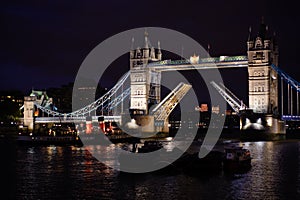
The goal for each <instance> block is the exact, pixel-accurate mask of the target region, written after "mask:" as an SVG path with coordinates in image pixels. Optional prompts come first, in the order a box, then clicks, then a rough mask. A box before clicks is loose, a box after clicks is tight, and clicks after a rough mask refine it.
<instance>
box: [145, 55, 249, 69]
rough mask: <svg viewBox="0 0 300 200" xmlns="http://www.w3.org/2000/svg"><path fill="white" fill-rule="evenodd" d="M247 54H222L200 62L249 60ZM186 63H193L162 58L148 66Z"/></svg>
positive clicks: (202, 59)
mask: <svg viewBox="0 0 300 200" xmlns="http://www.w3.org/2000/svg"><path fill="white" fill-rule="evenodd" d="M247 60H248V58H247V56H220V57H211V58H199V62H198V63H197V64H201V63H219V62H234V61H247ZM184 64H192V63H191V62H190V60H187V59H184V60H162V61H159V62H153V63H149V64H148V66H150V67H151V66H160V65H162V66H163V65H184Z"/></svg>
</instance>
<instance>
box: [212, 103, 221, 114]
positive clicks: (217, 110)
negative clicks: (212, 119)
mask: <svg viewBox="0 0 300 200" xmlns="http://www.w3.org/2000/svg"><path fill="white" fill-rule="evenodd" d="M211 113H214V114H219V113H220V106H219V105H217V106H212V107H211Z"/></svg>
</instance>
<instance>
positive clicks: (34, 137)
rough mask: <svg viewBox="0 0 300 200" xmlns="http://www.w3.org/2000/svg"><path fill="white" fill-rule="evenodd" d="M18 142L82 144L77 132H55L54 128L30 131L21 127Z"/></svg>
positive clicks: (29, 143) (26, 143) (25, 143)
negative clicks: (43, 130)
mask: <svg viewBox="0 0 300 200" xmlns="http://www.w3.org/2000/svg"><path fill="white" fill-rule="evenodd" d="M16 142H17V143H18V144H22V145H23V144H24V145H77V146H82V142H81V140H80V138H79V137H78V135H77V133H76V132H73V131H71V132H63V129H61V132H58V131H57V132H55V131H53V130H52V129H50V130H49V131H45V132H37V131H29V130H28V129H19V133H18V136H17V137H16Z"/></svg>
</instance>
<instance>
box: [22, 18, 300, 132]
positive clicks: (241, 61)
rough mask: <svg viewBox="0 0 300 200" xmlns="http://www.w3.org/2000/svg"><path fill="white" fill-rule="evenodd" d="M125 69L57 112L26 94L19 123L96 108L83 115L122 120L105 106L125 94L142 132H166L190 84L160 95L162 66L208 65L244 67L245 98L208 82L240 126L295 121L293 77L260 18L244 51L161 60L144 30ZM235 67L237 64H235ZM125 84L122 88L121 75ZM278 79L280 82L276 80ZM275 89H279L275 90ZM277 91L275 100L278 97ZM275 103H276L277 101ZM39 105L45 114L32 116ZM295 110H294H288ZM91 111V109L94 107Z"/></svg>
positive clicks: (66, 117) (73, 118) (270, 127)
mask: <svg viewBox="0 0 300 200" xmlns="http://www.w3.org/2000/svg"><path fill="white" fill-rule="evenodd" d="M129 56H130V58H129V61H130V71H129V72H127V73H126V74H125V75H123V77H122V78H121V79H120V80H119V81H118V82H117V84H116V85H115V86H114V87H113V88H112V89H111V90H109V91H108V92H107V93H106V94H105V95H103V96H102V97H100V98H99V99H97V100H96V101H95V102H93V103H91V104H89V105H87V106H85V107H84V108H81V109H79V110H76V111H74V112H71V113H59V112H57V111H55V110H53V109H51V107H49V106H45V105H44V104H42V103H41V101H40V99H39V98H40V97H39V98H38V97H36V96H35V95H31V96H29V97H25V101H24V125H25V126H28V127H29V129H33V128H34V124H38V123H51V122H52V123H53V122H57V121H59V122H61V123H63V122H84V121H86V119H87V117H88V116H91V113H93V111H96V110H97V111H98V113H102V114H101V116H92V117H90V118H89V119H91V120H92V121H97V120H99V119H101V120H102V121H117V122H119V123H120V124H124V123H126V122H125V121H124V119H125V118H124V117H123V116H122V113H123V111H122V112H120V114H119V115H115V116H110V115H109V114H106V115H105V113H110V112H109V111H110V110H112V109H114V108H115V107H116V106H120V105H122V102H123V101H124V99H125V98H127V97H129V99H130V108H129V113H130V117H131V120H134V121H135V123H136V124H137V125H138V126H139V128H140V129H139V130H140V131H142V132H157V131H159V132H168V117H169V115H170V113H171V112H172V111H173V109H174V108H175V107H176V105H178V103H179V102H180V100H181V99H182V98H184V96H185V95H186V94H187V93H188V91H189V90H190V89H191V88H192V86H191V85H190V84H187V83H178V86H177V87H176V88H174V89H173V90H172V91H171V92H170V93H169V94H168V95H167V96H166V97H164V98H163V99H161V79H162V74H163V72H164V71H179V70H195V69H197V70H210V69H212V68H216V67H217V68H241V67H247V68H248V100H249V101H248V102H249V105H245V104H244V103H243V101H241V100H240V99H239V98H237V97H236V96H235V95H234V94H233V93H232V92H231V91H230V90H229V89H228V88H227V87H225V86H224V85H219V84H217V83H215V82H214V80H211V85H212V86H213V87H214V88H215V89H216V90H217V91H218V92H219V94H220V95H221V96H222V97H223V98H224V99H225V100H226V101H227V103H228V104H229V105H230V106H231V107H232V109H233V110H234V111H236V112H237V113H238V114H239V116H240V119H241V129H242V130H247V129H248V128H249V129H250V128H254V129H257V130H260V131H262V132H265V133H273V134H285V133H286V129H285V122H286V121H287V120H300V117H299V97H298V94H299V91H300V86H299V83H298V82H297V81H295V80H294V79H293V78H291V77H290V76H288V75H287V74H286V73H285V72H284V71H282V70H281V69H280V68H279V67H278V56H279V52H278V45H277V43H276V40H275V38H274V37H271V36H270V34H269V33H268V27H267V26H266V25H265V24H264V23H263V22H262V24H261V25H260V29H259V32H258V34H257V35H256V36H255V37H252V36H251V33H249V38H248V41H247V55H241V56H220V57H213V58H199V57H196V56H191V58H190V59H189V60H163V55H162V51H161V48H160V42H159V41H158V46H157V49H156V48H154V47H153V46H151V45H150V42H149V36H148V33H147V32H145V45H144V47H142V48H140V47H138V48H136V49H131V50H130V53H129ZM237 70H238V69H237ZM128 79H129V80H130V87H129V88H126V89H124V88H123V85H124V82H125V81H126V80H128ZM279 80H281V85H279ZM284 82H285V83H286V84H287V88H288V92H287V96H288V100H287V101H286V104H288V108H287V111H286V112H287V115H285V114H284V111H285V110H284V106H283V105H284ZM279 90H281V91H279ZM293 90H294V91H296V103H297V107H296V109H295V107H293V100H294V99H295V96H294V97H293ZM280 94H281V99H280V101H279V97H280ZM279 102H281V107H280V103H279ZM36 110H40V111H42V112H44V113H47V114H48V116H49V117H34V112H35V111H36ZM295 110H296V114H294V111H295ZM94 113H95V112H94Z"/></svg>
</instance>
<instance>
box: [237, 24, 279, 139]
mask: <svg viewBox="0 0 300 200" xmlns="http://www.w3.org/2000/svg"><path fill="white" fill-rule="evenodd" d="M250 34H251V32H250V33H249V39H248V42H247V48H248V51H247V53H248V84H249V86H248V89H249V91H248V92H249V108H250V109H252V110H253V113H254V115H250V116H244V117H243V120H242V121H243V125H245V124H247V123H246V122H247V120H245V118H246V117H250V122H251V123H254V124H255V123H256V124H257V123H259V124H261V125H263V127H264V128H263V130H264V133H267V134H269V133H271V134H275V135H277V134H285V124H284V121H282V120H281V119H280V118H279V108H278V76H277V73H276V71H275V70H274V69H273V68H272V67H271V65H272V64H274V65H276V66H278V45H277V43H276V41H275V39H274V37H270V35H269V33H268V26H266V25H265V24H264V21H263V20H262V23H261V24H260V28H259V32H258V34H257V35H256V37H254V38H251V35H250ZM251 123H250V124H251Z"/></svg>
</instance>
